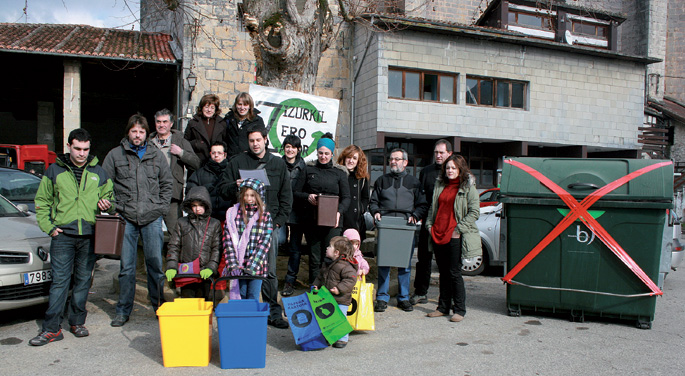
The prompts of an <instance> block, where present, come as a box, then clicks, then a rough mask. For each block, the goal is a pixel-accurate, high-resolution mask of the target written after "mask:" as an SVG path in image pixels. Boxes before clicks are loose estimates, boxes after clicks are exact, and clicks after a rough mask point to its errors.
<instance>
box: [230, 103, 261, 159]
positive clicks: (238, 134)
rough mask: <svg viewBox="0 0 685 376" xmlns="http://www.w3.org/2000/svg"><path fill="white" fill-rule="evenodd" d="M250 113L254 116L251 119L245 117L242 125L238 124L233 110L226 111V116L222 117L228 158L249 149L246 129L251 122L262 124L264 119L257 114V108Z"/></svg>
mask: <svg viewBox="0 0 685 376" xmlns="http://www.w3.org/2000/svg"><path fill="white" fill-rule="evenodd" d="M252 113H253V114H254V118H253V119H252V120H248V119H245V121H244V122H243V125H242V126H240V127H239V126H238V118H237V117H236V113H235V112H233V110H230V111H228V114H226V117H225V118H224V123H225V124H226V136H225V138H224V141H225V142H226V145H228V150H226V153H227V154H228V159H231V158H233V157H235V156H236V155H238V154H240V153H242V152H246V151H248V150H249V149H250V145H249V144H248V143H247V129H248V128H249V127H250V126H251V125H252V124H260V125H261V126H262V127H265V126H264V119H262V117H261V116H259V113H260V112H259V110H258V109H256V108H255V109H253V110H252Z"/></svg>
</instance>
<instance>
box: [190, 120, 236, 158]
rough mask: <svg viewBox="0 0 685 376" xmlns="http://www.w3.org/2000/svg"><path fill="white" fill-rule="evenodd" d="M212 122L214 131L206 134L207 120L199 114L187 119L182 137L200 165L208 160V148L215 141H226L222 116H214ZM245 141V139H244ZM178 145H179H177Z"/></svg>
mask: <svg viewBox="0 0 685 376" xmlns="http://www.w3.org/2000/svg"><path fill="white" fill-rule="evenodd" d="M214 119H215V122H214V132H212V134H207V127H206V126H205V123H206V122H207V120H206V119H205V118H204V117H202V116H201V115H197V114H195V115H193V118H192V119H190V120H189V121H188V125H187V126H186V130H185V132H184V133H183V138H185V139H186V140H188V141H189V142H190V145H191V146H192V147H193V150H194V151H195V154H196V155H197V156H198V158H200V165H203V164H205V163H206V162H207V161H208V160H209V157H210V155H209V149H210V148H211V147H212V144H213V143H215V142H217V141H226V122H225V121H224V118H221V117H219V116H216V117H215V118H214ZM246 142H247V139H246ZM179 146H180V145H179Z"/></svg>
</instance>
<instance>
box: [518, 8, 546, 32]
mask: <svg viewBox="0 0 685 376" xmlns="http://www.w3.org/2000/svg"><path fill="white" fill-rule="evenodd" d="M509 25H516V26H521V27H529V28H532V29H540V30H552V17H550V16H547V15H542V14H533V13H528V12H522V11H519V10H517V11H509Z"/></svg>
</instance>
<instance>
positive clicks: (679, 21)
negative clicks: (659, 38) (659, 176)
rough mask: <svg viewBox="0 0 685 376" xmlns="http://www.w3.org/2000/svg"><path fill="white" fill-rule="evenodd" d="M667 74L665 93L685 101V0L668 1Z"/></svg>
mask: <svg viewBox="0 0 685 376" xmlns="http://www.w3.org/2000/svg"><path fill="white" fill-rule="evenodd" d="M665 75H666V91H665V95H667V96H670V97H673V98H675V99H677V100H678V101H679V102H680V103H685V1H682V0H670V1H669V2H668V30H667V38H666V62H665ZM684 159H685V158H684ZM684 159H679V160H684Z"/></svg>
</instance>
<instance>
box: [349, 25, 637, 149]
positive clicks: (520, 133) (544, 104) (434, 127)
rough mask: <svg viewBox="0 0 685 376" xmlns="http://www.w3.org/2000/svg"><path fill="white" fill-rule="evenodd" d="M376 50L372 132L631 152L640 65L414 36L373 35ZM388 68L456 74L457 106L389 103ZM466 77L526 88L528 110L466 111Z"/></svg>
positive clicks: (359, 123)
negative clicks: (510, 81)
mask: <svg viewBox="0 0 685 376" xmlns="http://www.w3.org/2000/svg"><path fill="white" fill-rule="evenodd" d="M378 50H379V52H378V56H379V59H378V71H379V72H380V75H379V77H378V87H377V91H376V96H375V100H376V101H377V103H376V104H375V106H377V108H378V111H377V117H378V118H377V119H375V120H373V121H371V122H369V123H368V124H373V123H374V122H375V124H376V130H377V131H384V132H403V133H416V134H419V135H420V134H428V135H443V136H459V137H462V139H468V138H474V139H476V138H478V139H481V138H482V139H489V140H493V141H496V140H501V141H504V140H521V141H529V142H544V143H553V144H562V145H587V146H596V147H612V148H622V149H626V148H627V149H636V148H638V143H637V135H638V127H639V126H640V125H641V124H642V118H643V103H644V66H643V65H642V64H638V63H633V62H625V61H617V60H615V59H604V58H598V57H593V56H587V55H581V54H574V53H567V52H560V51H551V50H546V49H540V48H532V47H522V46H517V45H513V44H504V43H496V42H489V41H479V40H474V39H469V38H464V37H453V36H431V35H428V34H425V33H420V32H413V31H412V32H410V31H405V32H399V33H392V34H390V33H387V34H381V35H379V43H378ZM388 66H398V67H407V68H419V69H425V70H436V71H444V72H452V73H458V74H459V79H458V103H457V104H440V103H430V102H417V101H406V100H399V99H389V98H388V94H387V92H388V84H387V77H388V74H387V68H388ZM466 75H479V76H488V77H496V78H502V79H513V80H523V81H527V82H529V91H528V99H527V109H526V110H520V109H504V108H493V107H478V106H467V105H466V104H465V98H466V97H465V79H466ZM369 90H371V91H373V88H369ZM364 105H366V106H369V107H370V108H372V107H373V106H374V104H373V103H365V104H364ZM365 115H366V116H367V117H369V116H370V115H369V114H365ZM361 116H362V113H360V114H359V115H358V116H357V117H356V119H357V123H356V124H357V127H358V129H365V130H367V131H368V130H369V129H373V125H367V122H368V121H369V120H366V119H362V118H361Z"/></svg>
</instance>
